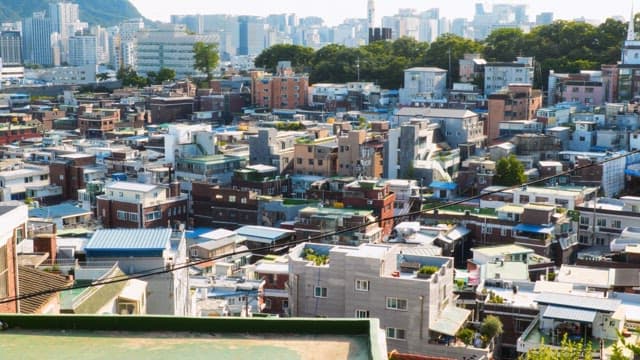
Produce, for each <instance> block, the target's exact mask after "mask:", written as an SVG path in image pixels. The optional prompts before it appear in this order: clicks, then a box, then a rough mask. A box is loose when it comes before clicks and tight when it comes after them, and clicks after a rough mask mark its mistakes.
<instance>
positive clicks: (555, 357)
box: [520, 334, 593, 360]
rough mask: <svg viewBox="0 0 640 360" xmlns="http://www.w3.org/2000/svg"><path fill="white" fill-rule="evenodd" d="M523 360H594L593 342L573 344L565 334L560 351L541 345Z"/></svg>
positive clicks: (530, 351)
mask: <svg viewBox="0 0 640 360" xmlns="http://www.w3.org/2000/svg"><path fill="white" fill-rule="evenodd" d="M520 359H521V360H524V359H526V360H592V359H593V349H592V346H591V342H588V343H587V344H586V345H583V344H582V342H581V341H579V342H573V341H571V340H569V339H568V338H567V334H564V336H563V337H562V341H561V342H560V350H554V349H552V348H551V347H549V346H548V345H545V344H540V347H538V348H536V349H531V350H529V351H528V352H527V354H526V356H524V357H520Z"/></svg>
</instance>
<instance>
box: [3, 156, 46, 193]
mask: <svg viewBox="0 0 640 360" xmlns="http://www.w3.org/2000/svg"><path fill="white" fill-rule="evenodd" d="M48 185H49V169H48V168H47V167H46V166H38V165H32V164H25V163H21V162H16V163H12V164H7V166H6V168H4V169H2V171H0V199H1V200H2V201H7V200H24V199H25V198H26V197H27V189H28V188H30V187H39V186H48Z"/></svg>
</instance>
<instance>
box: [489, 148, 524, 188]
mask: <svg viewBox="0 0 640 360" xmlns="http://www.w3.org/2000/svg"><path fill="white" fill-rule="evenodd" d="M526 180H527V176H526V175H525V174H524V165H522V163H521V162H520V161H519V160H518V159H517V158H516V157H515V155H513V154H511V155H509V157H506V158H502V159H500V160H498V163H497V164H496V174H495V175H494V176H493V183H494V184H495V185H502V186H513V185H518V184H522V183H524V182H525V181H526Z"/></svg>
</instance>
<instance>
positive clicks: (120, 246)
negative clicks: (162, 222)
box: [85, 228, 171, 255]
mask: <svg viewBox="0 0 640 360" xmlns="http://www.w3.org/2000/svg"><path fill="white" fill-rule="evenodd" d="M170 248H171V229H167V228H159V229H103V230H97V231H96V232H95V233H94V234H93V236H92V237H91V239H90V240H89V242H88V243H87V246H86V247H85V251H86V252H87V255H89V253H90V252H103V251H113V250H119V251H148V250H165V249H170Z"/></svg>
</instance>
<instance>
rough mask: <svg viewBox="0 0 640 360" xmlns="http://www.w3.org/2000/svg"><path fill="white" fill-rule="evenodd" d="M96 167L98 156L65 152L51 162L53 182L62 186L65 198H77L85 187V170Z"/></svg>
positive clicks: (50, 176)
mask: <svg viewBox="0 0 640 360" xmlns="http://www.w3.org/2000/svg"><path fill="white" fill-rule="evenodd" d="M95 168H96V156H95V155H87V154H77V153H76V154H64V155H59V156H57V157H56V160H54V161H51V163H50V164H49V179H50V182H51V184H53V185H58V186H61V187H62V197H63V198H64V199H65V200H71V199H74V198H76V196H77V195H78V190H80V189H83V188H84V187H85V182H86V180H85V172H89V171H90V170H92V169H95Z"/></svg>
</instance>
